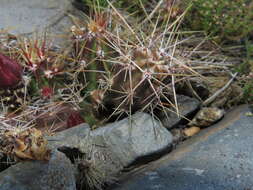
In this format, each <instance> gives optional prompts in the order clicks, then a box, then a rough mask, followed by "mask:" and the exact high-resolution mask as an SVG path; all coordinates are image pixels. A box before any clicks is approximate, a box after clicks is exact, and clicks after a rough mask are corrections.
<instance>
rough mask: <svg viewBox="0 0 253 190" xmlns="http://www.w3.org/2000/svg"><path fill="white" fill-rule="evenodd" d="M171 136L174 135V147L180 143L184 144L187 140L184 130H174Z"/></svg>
mask: <svg viewBox="0 0 253 190" xmlns="http://www.w3.org/2000/svg"><path fill="white" fill-rule="evenodd" d="M170 132H171V134H172V135H173V145H174V146H175V145H177V144H178V143H180V142H182V141H183V140H185V138H186V137H185V134H184V132H183V130H182V129H177V128H175V129H172V130H171V131H170Z"/></svg>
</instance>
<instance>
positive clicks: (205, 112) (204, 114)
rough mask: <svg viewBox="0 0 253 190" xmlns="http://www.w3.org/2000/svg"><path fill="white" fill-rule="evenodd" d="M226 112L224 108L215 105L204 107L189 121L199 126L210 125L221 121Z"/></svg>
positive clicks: (192, 124) (190, 124) (191, 124)
mask: <svg viewBox="0 0 253 190" xmlns="http://www.w3.org/2000/svg"><path fill="white" fill-rule="evenodd" d="M224 114H225V111H224V110H223V109H219V108H215V107H203V108H201V110H199V112H198V113H197V114H196V116H195V117H194V118H193V120H192V121H191V122H189V123H188V125H189V126H197V127H208V126H210V125H212V124H214V123H215V122H217V121H219V120H220V119H221V118H222V117H223V116H224Z"/></svg>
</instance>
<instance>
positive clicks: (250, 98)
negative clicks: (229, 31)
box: [236, 40, 253, 102]
mask: <svg viewBox="0 0 253 190" xmlns="http://www.w3.org/2000/svg"><path fill="white" fill-rule="evenodd" d="M245 49H246V55H245V58H244V61H243V63H242V64H240V65H239V66H238V67H237V69H236V70H237V72H239V73H240V74H241V75H242V77H241V80H240V83H241V85H242V87H243V91H244V100H245V101H246V102H253V43H252V42H251V41H248V40H247V41H246V42H245Z"/></svg>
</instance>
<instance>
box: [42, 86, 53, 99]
mask: <svg viewBox="0 0 253 190" xmlns="http://www.w3.org/2000/svg"><path fill="white" fill-rule="evenodd" d="M53 93H54V92H53V89H52V88H50V87H48V86H44V87H42V91H41V95H42V96H43V98H51V97H52V95H53Z"/></svg>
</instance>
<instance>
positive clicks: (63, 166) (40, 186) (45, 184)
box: [0, 151, 76, 190]
mask: <svg viewBox="0 0 253 190" xmlns="http://www.w3.org/2000/svg"><path fill="white" fill-rule="evenodd" d="M0 189H1V190H59V189H61V190H75V189H76V185H75V176H74V170H73V166H72V165H71V162H70V160H68V158H66V156H65V155H64V154H63V153H61V152H58V151H54V152H52V155H51V159H50V160H49V161H48V162H47V161H24V162H20V163H18V164H16V165H13V166H11V167H9V168H8V169H6V170H4V171H3V172H1V173H0Z"/></svg>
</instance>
